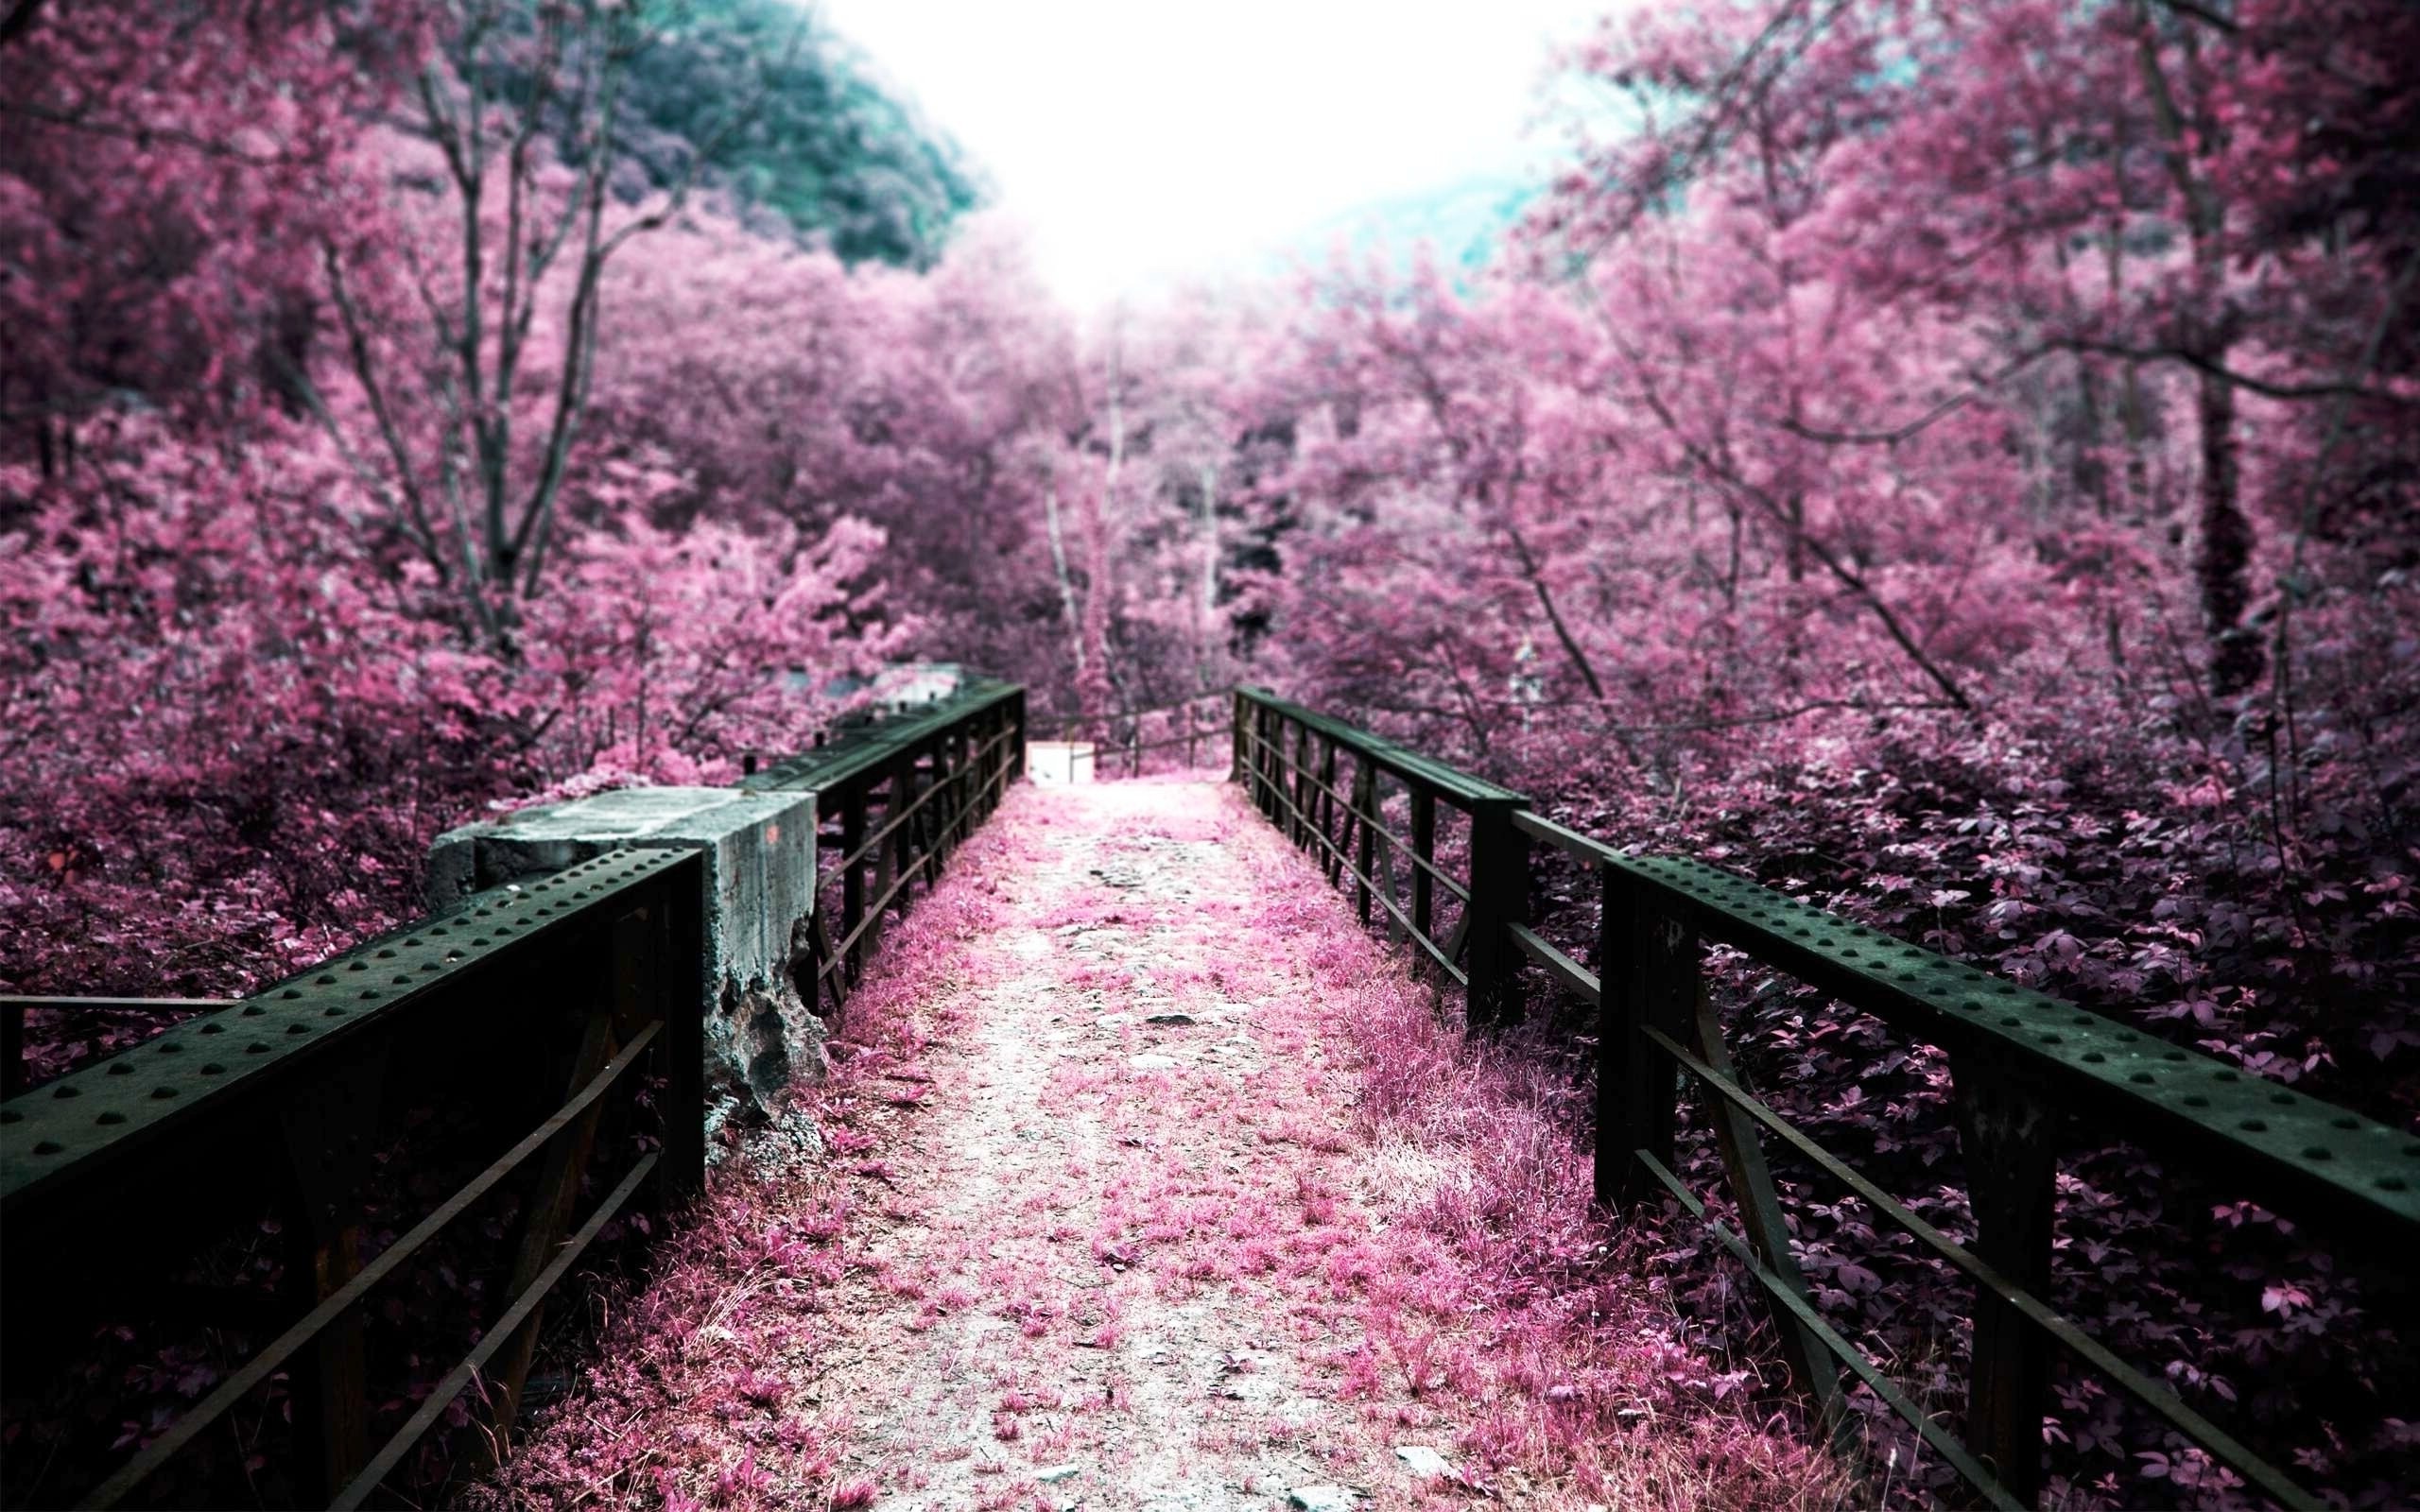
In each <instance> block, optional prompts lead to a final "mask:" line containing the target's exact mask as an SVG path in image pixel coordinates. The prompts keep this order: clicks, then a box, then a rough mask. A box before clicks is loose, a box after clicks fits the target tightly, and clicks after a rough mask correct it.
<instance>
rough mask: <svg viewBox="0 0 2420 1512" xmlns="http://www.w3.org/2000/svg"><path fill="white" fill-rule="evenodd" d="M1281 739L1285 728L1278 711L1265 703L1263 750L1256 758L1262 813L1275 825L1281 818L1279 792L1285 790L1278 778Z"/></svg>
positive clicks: (1262, 716) (1263, 708) (1262, 729)
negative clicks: (1280, 721)
mask: <svg viewBox="0 0 2420 1512" xmlns="http://www.w3.org/2000/svg"><path fill="white" fill-rule="evenodd" d="M1280 740H1285V729H1283V726H1280V723H1278V712H1275V709H1268V707H1266V704H1263V707H1261V745H1258V752H1261V755H1258V757H1256V760H1258V762H1261V813H1266V816H1268V822H1273V825H1275V822H1280V820H1278V794H1280V791H1283V789H1280V786H1278V782H1280V779H1278V767H1280V762H1278V743H1280Z"/></svg>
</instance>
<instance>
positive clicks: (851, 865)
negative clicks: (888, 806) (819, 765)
mask: <svg viewBox="0 0 2420 1512" xmlns="http://www.w3.org/2000/svg"><path fill="white" fill-rule="evenodd" d="M865 843H866V780H865V778H864V777H863V776H862V775H859V776H857V777H855V778H852V779H850V781H849V787H848V791H847V792H845V793H843V794H841V795H840V856H841V859H842V860H843V861H845V862H846V863H847V864H846V865H845V866H843V867H842V868H840V937H841V938H842V939H845V940H847V941H848V942H849V958H848V962H847V964H845V965H844V966H842V967H841V968H840V974H841V976H842V977H843V978H844V979H846V980H847V982H848V984H849V986H851V987H856V985H857V979H858V977H859V976H860V975H861V974H862V972H863V971H864V969H865V958H866V953H865V941H864V940H863V939H862V938H860V937H859V936H858V935H857V925H858V924H859V923H860V922H861V921H862V920H863V919H865V917H866V874H865V863H864V862H863V861H862V860H861V859H860V858H859V857H858V855H857V851H858V850H859V849H860V848H862V847H863V846H864V845H865Z"/></svg>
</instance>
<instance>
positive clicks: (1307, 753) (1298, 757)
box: [1294, 723, 1311, 851]
mask: <svg viewBox="0 0 2420 1512" xmlns="http://www.w3.org/2000/svg"><path fill="white" fill-rule="evenodd" d="M1294 843H1295V844H1296V845H1298V846H1301V847H1302V848H1303V849H1305V850H1306V851H1307V850H1309V849H1310V845H1311V727H1310V726H1308V725H1305V724H1301V723H1297V724H1296V725H1295V726H1294Z"/></svg>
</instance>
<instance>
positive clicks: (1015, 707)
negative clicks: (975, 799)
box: [1000, 688, 1026, 797]
mask: <svg viewBox="0 0 2420 1512" xmlns="http://www.w3.org/2000/svg"><path fill="white" fill-rule="evenodd" d="M1009 727H1010V728H1011V729H1013V730H1015V731H1016V733H1015V734H1013V735H1011V736H1010V737H1009V740H1008V742H1007V749H1006V750H1005V751H1003V752H1002V755H1004V756H1005V757H1006V758H1007V760H1008V764H1009V776H1010V778H1011V780H1013V779H1015V778H1019V777H1023V776H1024V775H1025V730H1026V725H1025V690H1024V689H1023V688H1019V689H1018V690H1017V691H1016V692H1015V693H1012V694H1011V695H1010V696H1009ZM1000 793H1001V796H1002V797H1006V796H1007V794H1008V783H1006V782H1003V783H1001V784H1000Z"/></svg>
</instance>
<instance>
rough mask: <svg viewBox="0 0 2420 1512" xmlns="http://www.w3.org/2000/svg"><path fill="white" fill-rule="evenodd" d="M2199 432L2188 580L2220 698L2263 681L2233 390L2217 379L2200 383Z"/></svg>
mask: <svg viewBox="0 0 2420 1512" xmlns="http://www.w3.org/2000/svg"><path fill="white" fill-rule="evenodd" d="M2197 388H2198V392H2197V394H2196V396H2195V397H2196V400H2197V404H2196V406H2195V407H2196V409H2197V411H2198V414H2199V417H2200V420H2201V428H2202V500H2201V505H2202V507H2201V516H2202V518H2201V541H2200V542H2199V545H2198V547H2197V549H2196V552H2195V555H2194V560H2193V576H2194V577H2195V578H2196V580H2197V581H2199V583H2200V584H2201V589H2202V619H2203V623H2204V626H2205V627H2206V628H2207V631H2208V634H2209V638H2210V692H2211V694H2212V695H2213V696H2217V697H2221V698H2225V697H2230V696H2234V695H2236V694H2239V693H2241V692H2243V691H2244V690H2245V689H2247V688H2249V687H2251V686H2252V685H2253V684H2254V683H2256V682H2257V681H2259V680H2260V673H2261V670H2262V667H2263V664H2264V662H2265V660H2266V659H2265V658H2264V657H2263V656H2262V654H2261V648H2260V640H2259V637H2258V636H2256V635H2255V634H2254V633H2253V632H2252V630H2251V628H2250V627H2247V626H2246V625H2245V624H2244V623H2243V611H2244V610H2245V609H2246V608H2247V607H2249V605H2250V604H2251V601H2252V588H2251V582H2250V576H2249V575H2250V569H2251V566H2252V540H2253V538H2252V522H2251V521H2250V520H2249V519H2247V518H2245V516H2244V512H2243V503H2242V500H2241V499H2240V497H2239V496H2238V495H2239V493H2240V491H2241V468H2240V466H2239V461H2238V455H2237V442H2236V434H2235V385H2233V384H2232V383H2230V382H2228V381H2227V380H2226V379H2224V378H2221V377H2220V376H2218V375H2217V374H2215V373H2206V372H2205V373H2204V374H2203V375H2202V377H2201V379H2200V380H2199V383H2198V386H2197Z"/></svg>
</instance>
